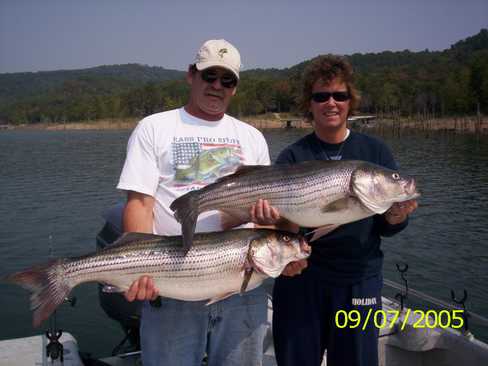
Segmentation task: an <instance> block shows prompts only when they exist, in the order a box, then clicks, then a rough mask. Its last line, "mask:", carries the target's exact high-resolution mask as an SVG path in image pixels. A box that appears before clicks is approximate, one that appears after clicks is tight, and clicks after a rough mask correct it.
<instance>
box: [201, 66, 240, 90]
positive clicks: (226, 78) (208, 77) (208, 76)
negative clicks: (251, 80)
mask: <svg viewBox="0 0 488 366" xmlns="http://www.w3.org/2000/svg"><path fill="white" fill-rule="evenodd" d="M201 75H202V80H203V81H206V82H207V83H209V84H213V83H214V82H215V80H217V79H219V80H220V84H222V86H223V87H224V88H229V89H230V88H234V87H236V85H237V78H236V77H235V75H233V74H223V75H222V76H220V77H219V75H218V73H217V72H216V71H215V70H212V69H210V70H208V69H207V70H203V71H202V72H201Z"/></svg>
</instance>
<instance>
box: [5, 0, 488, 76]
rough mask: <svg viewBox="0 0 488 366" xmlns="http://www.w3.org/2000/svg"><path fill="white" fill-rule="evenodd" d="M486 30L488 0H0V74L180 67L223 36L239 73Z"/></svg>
mask: <svg viewBox="0 0 488 366" xmlns="http://www.w3.org/2000/svg"><path fill="white" fill-rule="evenodd" d="M482 28H488V0H456V1H454V0H376V1H373V0H347V1H339V0H322V1H318V0H281V1H280V0H238V1H236V0H205V1H189V0H176V1H175V0H173V1H166V0H77V1H76V0H0V73H11V72H25V71H50V70H60V69H63V70H66V69H80V68H88V67H94V66H100V65H112V64H126V63H139V64H144V65H150V66H162V67H165V68H167V69H176V70H185V69H186V68H187V66H188V64H190V63H192V62H193V59H194V56H195V54H196V51H197V50H198V48H199V47H200V46H201V44H202V43H203V42H204V41H206V40H207V39H217V38H224V39H226V40H228V41H230V42H231V43H232V44H234V45H235V46H236V47H237V48H238V49H239V51H240V53H241V58H242V63H243V66H244V68H243V70H246V69H254V68H271V67H275V68H279V69H282V68H285V67H292V66H294V65H296V64H297V63H300V62H302V61H305V60H308V59H310V58H313V57H315V56H317V55H319V54H325V53H334V54H341V55H350V54H353V53H367V52H382V51H387V50H390V51H401V50H405V49H409V50H411V51H420V50H425V49H429V50H431V51H434V50H444V49H447V48H449V47H450V46H451V45H452V44H454V43H455V42H457V41H459V40H461V39H465V38H467V37H470V36H472V35H475V34H477V33H478V32H479V31H480V29H482Z"/></svg>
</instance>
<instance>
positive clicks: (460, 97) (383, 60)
mask: <svg viewBox="0 0 488 366" xmlns="http://www.w3.org/2000/svg"><path fill="white" fill-rule="evenodd" d="M347 58H348V59H349V61H350V62H351V63H352V65H353V67H354V69H355V73H356V84H357V86H358V89H359V90H360V92H361V96H362V102H361V106H360V111H361V112H363V113H373V114H383V115H393V116H418V115H422V116H429V117H440V116H453V115H474V114H477V113H478V114H488V30H486V29H483V30H481V31H480V32H479V33H478V34H477V35H475V36H473V37H469V38H467V39H465V40H463V41H460V42H457V43H456V44H454V45H453V46H451V48H450V49H447V50H444V51H429V50H425V51H421V52H411V51H408V50H405V51H400V52H390V51H386V52H382V53H376V54H353V55H350V56H347ZM310 61H311V60H309V61H305V62H302V63H300V64H298V65H295V66H293V67H291V68H287V69H282V70H277V69H265V70H261V69H256V70H249V71H244V72H242V74H241V80H240V82H239V87H238V92H237V94H236V96H235V97H234V98H233V100H232V102H231V105H230V108H229V113H230V114H232V115H235V116H238V117H242V116H249V115H258V114H261V113H267V112H292V113H293V112H296V111H297V102H296V101H297V96H298V95H299V92H300V85H301V83H300V82H301V75H302V72H303V70H304V68H305V67H306V65H307V64H308V63H309V62H310ZM130 66H131V65H125V66H124V67H123V68H121V66H119V67H118V73H117V74H114V73H113V72H111V73H110V74H107V73H104V72H103V71H107V70H108V71H110V67H109V66H105V67H104V68H105V69H103V68H102V69H101V70H102V71H100V70H98V71H97V74H96V75H77V77H75V78H66V79H64V80H62V81H60V82H59V83H58V84H57V86H56V87H54V88H51V89H47V90H46V89H45V88H44V89H43V90H42V92H39V93H37V94H35V93H33V92H30V93H29V94H28V95H27V96H26V97H22V96H21V95H20V96H19V95H16V98H15V99H14V100H12V98H10V99H6V98H4V99H1V98H0V120H2V121H3V122H8V123H13V124H20V123H39V122H54V123H56V122H63V123H66V122H71V121H83V120H97V119H120V118H127V117H131V118H141V117H143V116H146V115H148V114H152V113H156V112H160V111H165V110H169V109H173V108H176V107H179V106H182V105H183V104H184V103H185V102H186V100H187V98H188V93H189V86H188V85H187V84H186V82H185V80H184V77H183V75H184V73H182V72H181V71H175V72H174V73H173V74H171V73H170V71H169V70H164V80H161V76H160V75H159V74H160V73H161V71H160V70H154V68H149V67H147V68H148V69H150V70H151V73H150V74H149V76H148V77H145V78H141V77H140V76H137V77H134V75H133V77H131V78H130V80H129V78H127V77H125V75H127V73H130V70H131V68H130ZM132 66H133V67H137V70H138V72H139V73H140V72H142V71H141V68H142V69H144V66H141V65H132ZM121 70H123V72H121ZM158 73H159V74H158ZM168 73H169V74H170V75H169V76H168ZM138 75H139V74H138ZM0 77H1V75H0ZM9 77H10V78H11V79H15V77H16V75H15V74H10V75H9ZM37 77H38V75H37ZM23 78H24V79H25V78H26V76H25V74H24V75H23ZM158 78H159V79H158ZM24 79H23V80H24ZM138 80H142V81H138ZM9 85H10V84H9ZM10 89H11V87H10ZM6 94H8V93H6ZM33 94H34V95H33ZM2 101H3V102H2Z"/></svg>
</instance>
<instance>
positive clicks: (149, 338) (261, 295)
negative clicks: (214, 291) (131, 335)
mask: <svg viewBox="0 0 488 366" xmlns="http://www.w3.org/2000/svg"><path fill="white" fill-rule="evenodd" d="M206 303H207V301H195V302H193V301H179V300H173V299H168V298H162V299H161V307H153V306H151V305H150V304H149V303H148V302H146V303H145V304H144V305H143V307H142V319H141V347H142V361H143V365H144V366H201V365H202V360H203V358H204V356H205V354H207V356H208V366H220V365H222V366H224V365H225V366H234V365H235V366H256V365H261V363H262V358H263V340H264V336H265V333H266V329H267V296H266V292H265V290H264V288H263V287H262V286H260V287H258V288H257V289H254V290H252V291H249V292H246V293H245V294H244V295H242V296H241V295H234V296H231V297H229V298H227V299H225V300H222V301H219V302H216V303H214V304H211V305H209V306H206V305H205V304H206Z"/></svg>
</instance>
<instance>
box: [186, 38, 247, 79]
mask: <svg viewBox="0 0 488 366" xmlns="http://www.w3.org/2000/svg"><path fill="white" fill-rule="evenodd" d="M195 66H196V67H197V70H199V71H201V70H205V69H208V68H209V67H214V66H219V67H223V68H225V69H228V70H230V71H232V73H233V74H234V75H235V76H237V78H238V79H239V70H240V68H241V55H240V54H239V51H237V48H235V47H234V46H233V45H231V44H230V43H229V42H227V41H226V40H225V39H211V40H208V41H207V42H205V43H204V44H203V45H202V47H201V48H200V49H199V50H198V53H197V56H196V57H195Z"/></svg>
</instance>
